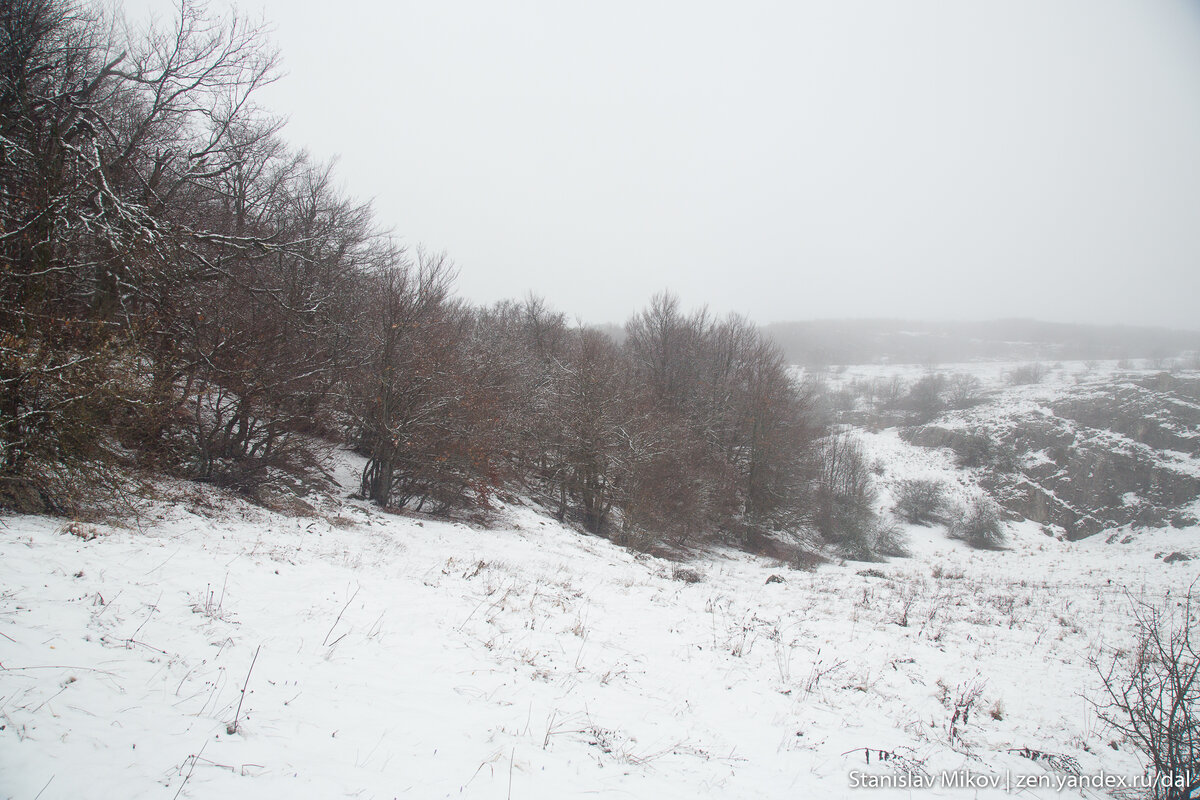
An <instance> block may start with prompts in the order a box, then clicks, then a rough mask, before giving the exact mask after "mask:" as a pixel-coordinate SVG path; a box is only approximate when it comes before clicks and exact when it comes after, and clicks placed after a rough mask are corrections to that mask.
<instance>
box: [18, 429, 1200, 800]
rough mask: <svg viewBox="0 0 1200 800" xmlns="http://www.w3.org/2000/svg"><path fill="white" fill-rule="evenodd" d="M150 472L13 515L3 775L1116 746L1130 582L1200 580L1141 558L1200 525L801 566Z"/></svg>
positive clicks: (639, 765) (923, 464)
mask: <svg viewBox="0 0 1200 800" xmlns="http://www.w3.org/2000/svg"><path fill="white" fill-rule="evenodd" d="M874 447H875V449H876V451H877V452H878V453H879V454H880V457H882V458H886V459H887V460H888V461H889V463H892V464H893V465H895V466H894V468H895V469H898V470H909V471H919V470H923V469H924V470H928V469H936V468H938V465H937V464H936V463H934V462H930V461H929V459H930V457H931V456H930V453H932V452H934V451H928V450H923V449H920V448H914V447H911V446H909V445H905V444H904V443H903V442H901V441H900V440H899V439H897V438H896V437H894V436H887V437H882V438H880V439H879V440H878V441H877V442H876V443H875V445H874ZM352 467H353V465H352V464H351V463H350V460H349V459H348V458H343V462H342V464H341V466H340V473H341V474H342V475H343V476H344V479H345V480H346V481H347V483H348V482H349V480H350V477H349V472H350V470H351V468H352ZM163 492H164V497H163V499H162V500H160V501H158V502H155V503H152V504H149V505H148V506H147V507H146V508H145V509H144V514H143V515H142V519H141V521H140V522H139V523H138V524H137V525H134V526H131V527H129V528H113V527H105V526H92V525H79V524H72V525H64V524H63V523H62V522H61V521H56V520H51V519H46V518H38V517H10V518H6V519H5V520H3V527H2V528H0V586H3V587H4V588H3V589H2V590H0V634H2V635H0V664H2V665H3V669H2V670H0V725H3V729H2V730H0V742H2V744H0V787H3V788H0V796H4V797H14V798H18V797H19V798H26V797H34V796H35V795H38V794H39V792H40V793H41V794H40V796H41V797H43V798H53V797H72V798H78V797H129V798H135V797H163V796H168V797H174V796H178V797H192V798H203V797H212V798H216V797H221V798H226V797H254V798H270V797H281V798H282V797H289V798H291V797H297V796H311V797H361V798H370V797H375V798H383V797H388V798H390V797H399V796H413V797H489V798H494V797H514V798H530V797H546V798H553V797H574V796H596V795H599V796H602V797H605V796H612V797H618V796H620V797H630V796H633V797H650V796H654V797H687V798H695V797H751V796H768V797H781V796H800V797H803V796H843V795H845V794H846V793H848V792H849V791H850V789H849V786H850V783H849V780H850V779H849V777H848V776H849V774H850V771H851V770H859V769H864V768H866V769H871V770H875V769H883V771H884V772H885V773H888V774H892V771H893V770H895V769H896V766H897V764H901V765H903V764H908V765H910V766H911V765H918V764H919V765H921V768H922V769H924V770H927V771H928V772H929V773H930V774H933V775H935V776H936V775H937V774H939V772H940V771H942V770H957V769H970V770H973V771H975V772H978V773H981V774H996V775H1003V774H1006V773H1010V774H1046V775H1053V774H1057V773H1054V771H1053V769H1051V770H1050V772H1047V769H1048V767H1047V766H1045V764H1044V762H1038V763H1035V762H1033V761H1031V760H1029V759H1028V758H1024V757H1022V756H1021V755H1020V754H1019V753H1016V752H1011V751H1010V749H1011V748H1025V747H1027V748H1033V749H1035V750H1037V751H1040V752H1044V753H1049V754H1057V755H1060V756H1064V757H1067V758H1069V759H1075V760H1076V761H1077V762H1078V764H1079V766H1080V769H1082V770H1083V772H1085V773H1089V774H1090V773H1096V772H1097V771H1101V770H1106V771H1111V772H1115V773H1120V774H1135V773H1137V772H1139V767H1138V764H1137V760H1136V758H1135V756H1134V754H1133V753H1132V752H1131V751H1130V750H1129V749H1128V748H1127V747H1125V746H1124V745H1119V747H1120V749H1118V750H1114V749H1112V748H1111V747H1109V746H1107V745H1108V742H1109V739H1110V738H1111V737H1109V736H1107V735H1106V733H1105V731H1104V730H1103V729H1102V726H1101V725H1100V723H1099V721H1098V719H1097V717H1096V714H1095V712H1094V710H1093V709H1092V708H1091V707H1090V706H1089V699H1095V698H1097V697H1098V694H1097V693H1098V686H1099V684H1098V680H1097V676H1096V674H1095V672H1094V670H1093V669H1092V668H1090V667H1089V666H1088V663H1087V660H1088V657H1089V656H1091V655H1093V654H1097V653H1099V652H1100V648H1101V647H1102V646H1113V645H1122V644H1125V643H1126V642H1127V639H1128V637H1129V635H1130V633H1129V632H1130V627H1129V618H1128V606H1127V598H1126V597H1125V594H1124V588H1123V587H1128V589H1129V590H1130V591H1131V592H1133V593H1135V594H1136V595H1137V596H1139V597H1147V598H1153V597H1156V596H1158V595H1159V594H1160V593H1161V592H1164V591H1167V590H1171V591H1180V590H1181V589H1182V588H1185V587H1186V586H1188V585H1189V584H1190V583H1191V581H1192V580H1193V579H1194V578H1195V570H1194V568H1192V567H1190V566H1189V564H1188V563H1186V562H1185V563H1173V564H1164V563H1163V561H1162V560H1161V558H1156V554H1157V555H1158V556H1161V555H1162V553H1163V551H1165V550H1173V549H1176V548H1179V547H1185V546H1186V543H1187V542H1188V541H1190V540H1191V537H1194V536H1195V531H1170V530H1164V531H1156V532H1143V533H1142V534H1140V535H1137V536H1131V537H1129V539H1128V541H1127V543H1125V544H1118V545H1116V546H1106V545H1104V543H1103V542H1101V541H1099V540H1096V539H1093V540H1088V541H1086V542H1082V543H1068V542H1061V541H1057V540H1055V539H1052V538H1049V537H1047V536H1044V535H1043V534H1042V533H1040V531H1039V530H1038V529H1037V528H1036V526H1032V525H1026V526H1021V527H1017V528H1015V529H1014V530H1013V536H1014V546H1013V549H1012V550H1010V551H1007V552H1001V553H979V552H972V551H966V550H963V549H961V548H960V547H959V546H958V545H957V544H955V543H951V542H949V541H947V540H945V539H944V538H943V537H942V535H941V532H940V531H939V530H936V529H918V528H914V529H911V531H910V532H911V534H912V536H913V549H914V552H915V553H916V555H915V556H914V557H913V558H911V559H900V560H897V561H895V562H893V563H890V564H885V565H874V566H873V567H872V568H871V571H869V572H868V571H866V570H865V569H864V568H865V567H867V565H864V564H854V563H846V564H831V565H827V566H823V567H821V568H820V569H818V570H817V571H815V572H812V573H807V572H796V571H791V570H787V569H786V568H784V567H781V566H779V565H775V564H771V563H766V562H763V561H761V560H758V559H755V558H752V557H750V556H746V555H742V554H733V553H717V554H714V555H712V556H710V557H708V558H706V559H704V560H701V561H697V562H695V563H691V564H686V565H679V564H674V563H671V562H667V561H663V560H660V559H657V558H653V557H649V556H644V555H639V554H635V553H632V552H629V551H627V550H623V549H621V548H618V547H616V546H613V545H611V544H610V543H608V542H606V541H604V540H601V539H597V538H594V537H589V536H584V535H581V534H579V533H577V532H575V531H572V530H568V529H565V528H563V527H561V526H560V525H558V524H557V523H555V522H554V521H552V520H550V519H547V518H544V517H541V516H539V515H538V514H536V513H534V512H533V511H531V510H528V509H524V508H519V507H509V508H502V509H500V510H499V511H498V516H497V522H496V524H495V525H494V526H493V529H489V530H482V529H477V528H473V527H468V526H467V525H464V524H458V523H451V522H445V521H433V520H423V519H415V518H403V517H396V516H389V515H384V514H381V513H378V512H376V511H373V510H371V509H370V508H369V507H365V506H360V505H357V504H355V503H353V502H350V501H347V502H345V503H338V502H332V501H330V502H325V503H324V504H323V505H322V506H321V508H320V513H319V514H317V515H315V516H309V517H303V518H294V517H287V516H283V515H279V514H275V513H271V512H268V511H265V510H263V509H261V508H257V507H252V506H249V505H246V504H243V503H241V502H240V501H237V500H235V499H231V498H230V497H228V496H224V495H218V494H215V493H211V492H209V491H207V490H204V489H200V488H197V487H195V486H188V485H183V486H175V487H164V488H163ZM773 576H778V577H779V578H782V580H781V581H779V580H775V579H774V578H773ZM256 654H257V658H255V657H256ZM252 664H253V670H252V671H251V669H250V668H251V665H252ZM1030 676H1037V680H1036V681H1030ZM243 685H246V687H247V690H246V693H245V696H244V697H243V696H242V693H241V689H242V687H243ZM973 692H975V693H977V696H976V697H975V699H974V701H973V702H972V709H971V710H972V711H973V713H972V714H971V715H970V716H969V721H968V722H965V723H963V722H961V721H959V722H952V718H953V712H954V710H955V707H956V703H957V704H959V705H961V703H962V702H964V700H966V699H968V698H969V696H970V695H971V694H972V693H973ZM239 706H240V714H239V710H238V709H239ZM235 721H236V729H234V727H233V723H234V722H235ZM231 730H232V731H233V732H232V733H231V732H230V731H231ZM860 748H870V749H871V750H872V751H874V752H875V755H876V757H875V758H872V759H871V765H870V766H869V767H868V765H867V764H866V754H865V753H864V752H863V751H862V750H861V749H860ZM881 749H882V750H886V751H888V752H890V753H894V754H896V755H898V756H901V757H902V758H900V759H894V760H892V761H890V762H888V763H886V764H883V765H880V764H879V763H878V750H881ZM1057 763H1060V764H1062V763H1066V764H1069V763H1070V762H1069V761H1062V762H1057ZM1001 794H1002V792H1000V791H998V790H997V791H995V792H992V793H991V795H989V794H988V793H987V792H983V793H981V794H979V795H978V796H1000V795H1001ZM1050 794H1052V792H1048V791H1047V792H1043V793H1042V794H1040V795H1039V794H1037V793H1035V796H1049V795H1050ZM907 795H908V792H907V791H900V790H896V791H894V792H888V791H884V792H882V793H881V796H883V797H887V796H897V797H899V796H907ZM935 796H964V797H966V796H976V793H975V791H974V790H970V791H967V790H954V789H950V788H946V787H942V788H939V789H938V790H937V792H936V793H935Z"/></svg>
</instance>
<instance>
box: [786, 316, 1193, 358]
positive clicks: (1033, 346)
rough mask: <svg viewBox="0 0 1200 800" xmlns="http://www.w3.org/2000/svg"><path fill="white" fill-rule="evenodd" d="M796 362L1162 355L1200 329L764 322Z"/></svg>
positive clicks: (1186, 344) (1188, 342)
mask: <svg viewBox="0 0 1200 800" xmlns="http://www.w3.org/2000/svg"><path fill="white" fill-rule="evenodd" d="M765 330H766V332H767V334H768V335H769V336H770V337H771V338H772V339H774V340H775V341H776V342H778V343H779V345H780V347H782V348H783V350H784V353H785V355H786V357H787V359H788V361H790V362H791V363H793V364H807V365H822V364H872V363H880V362H890V363H899V364H937V363H951V362H958V361H970V360H974V359H999V360H1012V361H1016V360H1021V361H1027V360H1061V359H1078V360H1087V359H1096V360H1099V359H1124V358H1148V359H1163V358H1169V357H1173V356H1177V355H1179V354H1181V353H1184V352H1189V351H1197V350H1200V331H1180V330H1169V329H1166V328H1143V327H1124V326H1116V325H1107V326H1106V325H1071V324H1064V323H1055V322H1039V321H1036V320H1030V319H1002V320H994V321H990V322H911V321H901V320H812V321H805V322H777V323H773V324H771V325H767V326H766V328H765Z"/></svg>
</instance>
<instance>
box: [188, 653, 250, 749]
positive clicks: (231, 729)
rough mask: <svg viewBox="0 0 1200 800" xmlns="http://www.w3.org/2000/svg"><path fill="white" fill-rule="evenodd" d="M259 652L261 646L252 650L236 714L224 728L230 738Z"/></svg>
mask: <svg viewBox="0 0 1200 800" xmlns="http://www.w3.org/2000/svg"><path fill="white" fill-rule="evenodd" d="M259 650H262V645H261V644H260V645H259V646H258V647H256V648H254V658H252V659H250V669H248V670H246V680H245V682H243V683H242V696H241V697H240V698H238V707H237V712H235V713H234V715H233V722H231V723H230V724H229V725H227V726H226V728H225V732H226V733H228V734H229V735H230V736H232V735H233V734H235V733H237V731H238V721H239V720H240V719H241V717H242V703H243V702H244V701H245V699H246V687H247V686H249V685H250V673H252V672H254V664H255V662H257V661H258V651H259ZM193 764H194V762H193Z"/></svg>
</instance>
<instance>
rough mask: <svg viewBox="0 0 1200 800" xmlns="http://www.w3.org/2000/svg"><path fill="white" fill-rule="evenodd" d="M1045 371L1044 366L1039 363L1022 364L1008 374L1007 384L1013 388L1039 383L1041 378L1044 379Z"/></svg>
mask: <svg viewBox="0 0 1200 800" xmlns="http://www.w3.org/2000/svg"><path fill="white" fill-rule="evenodd" d="M1046 371H1047V370H1046V365H1045V364H1042V363H1041V362H1037V361H1035V362H1033V363H1032V364H1023V365H1021V366H1019V367H1017V368H1016V369H1014V370H1013V371H1012V372H1010V373H1009V374H1008V382H1009V383H1011V384H1012V385H1013V386H1022V385H1027V384H1031V383H1041V382H1042V378H1045V377H1046Z"/></svg>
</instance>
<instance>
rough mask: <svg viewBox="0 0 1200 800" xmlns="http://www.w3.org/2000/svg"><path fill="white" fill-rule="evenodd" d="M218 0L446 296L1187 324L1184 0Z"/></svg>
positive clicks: (1197, 44) (281, 95)
mask: <svg viewBox="0 0 1200 800" xmlns="http://www.w3.org/2000/svg"><path fill="white" fill-rule="evenodd" d="M171 5H172V4H171V2H170V1H169V0H127V2H126V3H125V7H126V11H127V14H129V15H130V16H133V17H141V16H144V15H146V14H148V13H150V11H151V10H157V13H158V14H160V15H164V16H168V17H169V15H170V13H171ZM236 5H237V6H238V7H239V8H240V9H241V10H242V12H243V13H244V14H247V15H250V16H255V17H257V16H260V15H261V16H263V17H265V19H266V20H267V21H268V22H269V23H270V25H271V26H272V27H273V33H272V35H271V38H272V40H273V41H274V42H275V44H276V45H277V46H278V47H279V48H280V49H281V51H282V56H283V66H284V71H285V75H284V77H283V78H282V79H281V80H280V81H278V83H276V84H275V85H274V86H272V87H270V89H269V90H268V91H267V92H265V93H264V94H263V100H264V102H265V103H266V104H267V105H268V106H269V107H270V108H271V109H272V110H274V111H277V112H279V113H282V114H285V115H287V116H288V117H289V118H290V122H289V124H288V127H287V134H286V135H287V138H288V140H289V141H290V142H292V143H293V144H294V145H297V146H303V147H306V148H307V149H309V150H310V151H311V152H312V153H313V154H314V155H316V156H318V157H322V158H327V157H332V156H338V157H339V158H340V174H341V175H342V176H343V179H344V182H345V185H346V188H347V190H348V191H349V192H350V193H352V194H354V195H357V196H360V197H364V198H371V197H373V198H374V200H375V206H376V209H377V211H378V214H379V217H380V219H381V220H382V221H384V222H386V223H387V224H388V225H390V226H392V227H393V228H394V230H395V232H396V233H397V235H398V236H399V237H401V239H402V240H403V241H404V242H406V243H408V244H409V245H412V246H415V245H417V244H423V245H424V246H426V247H427V248H429V249H431V250H445V251H447V252H448V253H449V255H450V256H451V258H452V259H453V260H454V261H455V262H456V263H457V264H458V266H459V269H460V277H459V282H458V287H459V291H460V292H461V293H462V294H463V295H464V296H466V297H468V298H469V299H471V300H475V301H480V302H490V301H492V300H497V299H500V298H504V297H515V296H520V295H523V294H524V293H525V292H527V291H529V290H533V291H535V292H536V293H538V294H541V295H543V296H545V297H546V298H547V299H548V300H549V301H550V302H551V303H552V304H553V305H554V306H556V307H557V308H559V309H561V310H563V311H566V312H568V313H569V314H571V315H572V316H578V317H580V318H582V319H584V320H586V321H589V322H606V321H616V322H619V321H622V320H624V319H625V318H626V317H627V316H628V315H629V314H630V313H631V312H632V311H634V310H635V309H636V308H639V307H641V306H642V305H643V304H644V302H645V301H646V299H647V298H648V297H649V296H650V295H651V294H652V293H654V292H655V291H658V290H660V289H663V288H671V289H673V290H674V291H676V292H677V293H678V294H680V295H681V296H682V298H683V299H684V301H685V302H686V303H687V304H688V305H700V304H708V305H709V306H710V307H712V308H713V309H714V310H717V311H720V312H725V311H739V312H744V313H746V314H749V315H750V316H751V317H752V318H753V319H755V320H756V321H759V322H771V321H779V320H789V319H805V318H813V317H880V316H887V317H903V318H919V319H981V318H994V317H999V316H1032V317H1038V318H1042V319H1050V320H1059V321H1086V322H1100V323H1108V322H1111V323H1122V324H1161V325H1170V326H1176V327H1186V328H1194V329H1195V328H1200V311H1198V305H1200V0H988V1H986V2H984V1H983V0H976V1H974V2H973V1H972V0H941V1H937V2H935V1H934V0H823V1H822V2H816V1H815V0H788V1H787V2H757V1H754V0H750V1H747V0H743V1H742V2H709V1H708V0H690V1H689V2H683V0H678V1H677V2H660V1H659V0H638V1H637V2H624V1H623V0H604V1H600V0H593V2H579V1H578V0H575V1H572V0H546V2H531V1H530V0H505V1H504V2H497V0H470V1H463V2H458V1H456V0H420V1H419V2H418V1H415V0H395V1H394V2H388V1H386V0H338V2H330V1H329V0H321V1H320V2H310V1H309V0H241V2H238V3H236Z"/></svg>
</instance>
